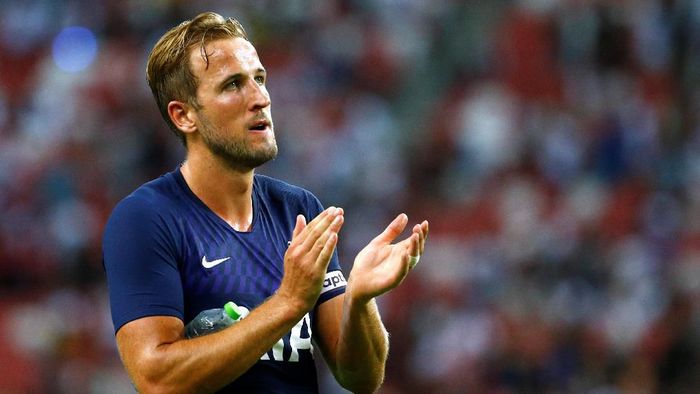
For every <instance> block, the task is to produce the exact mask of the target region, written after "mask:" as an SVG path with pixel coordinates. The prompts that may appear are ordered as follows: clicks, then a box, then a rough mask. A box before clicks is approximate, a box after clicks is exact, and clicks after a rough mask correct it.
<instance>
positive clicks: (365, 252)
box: [347, 213, 428, 302]
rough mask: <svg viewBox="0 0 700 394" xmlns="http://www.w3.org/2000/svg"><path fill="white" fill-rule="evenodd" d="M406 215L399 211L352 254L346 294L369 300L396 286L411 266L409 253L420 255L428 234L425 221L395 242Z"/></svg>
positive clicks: (404, 222)
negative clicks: (355, 254) (375, 234)
mask: <svg viewBox="0 0 700 394" xmlns="http://www.w3.org/2000/svg"><path fill="white" fill-rule="evenodd" d="M407 223H408V216H406V215H405V214H403V213H402V214H400V215H399V216H397V217H396V219H394V220H393V221H392V222H391V223H390V224H389V226H387V228H386V229H385V230H384V231H383V232H382V233H381V234H379V235H378V236H377V237H376V238H374V239H373V240H372V241H371V242H370V243H369V244H368V245H367V246H365V247H364V249H362V250H361V251H360V253H358V255H357V257H355V262H354V263H353V267H352V271H351V272H350V277H349V279H348V286H347V293H348V295H349V296H350V297H352V298H353V299H355V300H359V301H365V302H366V301H369V300H370V299H372V298H374V297H377V296H379V295H381V294H384V293H386V292H387V291H389V290H391V289H393V288H394V287H396V286H398V285H399V284H400V283H401V282H402V281H403V279H404V278H405V277H406V275H407V274H408V271H409V270H410V269H411V268H412V267H411V266H410V264H409V263H410V259H411V256H418V257H420V255H422V254H423V250H424V248H425V240H426V238H427V237H428V221H427V220H426V221H423V223H421V224H416V225H415V226H413V233H412V234H411V236H409V237H408V238H406V239H404V240H403V241H401V242H398V243H396V244H391V242H392V241H393V240H394V239H396V237H398V236H399V234H401V232H402V231H403V229H404V228H405V227H406V224H407Z"/></svg>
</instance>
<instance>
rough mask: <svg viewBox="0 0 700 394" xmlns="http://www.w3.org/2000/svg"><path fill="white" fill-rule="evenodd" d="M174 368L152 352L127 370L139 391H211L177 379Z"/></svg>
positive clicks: (157, 392) (157, 393)
mask: <svg viewBox="0 0 700 394" xmlns="http://www.w3.org/2000/svg"><path fill="white" fill-rule="evenodd" d="M176 369H177V368H173V367H172V366H171V365H168V363H167V362H166V361H165V360H163V359H162V358H161V357H159V356H158V354H157V353H155V352H154V354H150V355H148V356H146V357H144V358H143V359H141V360H139V362H138V363H135V364H134V365H133V366H132V367H131V368H128V369H127V370H128V372H129V376H130V377H131V381H132V383H133V384H134V386H135V388H136V390H137V391H138V392H139V393H148V394H151V393H152V394H159V393H189V392H195V391H196V392H209V391H213V390H206V389H204V388H201V387H200V388H196V387H191V386H189V385H191V384H193V383H194V382H193V381H192V380H189V379H188V380H183V379H178V378H177V372H176Z"/></svg>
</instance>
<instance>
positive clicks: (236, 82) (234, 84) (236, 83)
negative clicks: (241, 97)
mask: <svg viewBox="0 0 700 394" xmlns="http://www.w3.org/2000/svg"><path fill="white" fill-rule="evenodd" d="M240 86H241V81H239V80H238V79H233V80H231V81H229V82H228V83H227V84H226V88H227V89H238V88H239V87H240Z"/></svg>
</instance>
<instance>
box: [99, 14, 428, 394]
mask: <svg viewBox="0 0 700 394" xmlns="http://www.w3.org/2000/svg"><path fill="white" fill-rule="evenodd" d="M146 73H147V79H148V83H149V86H150V87H151V90H152V92H153V95H154V97H155V100H156V102H157V104H158V107H159V109H160V111H161V114H162V115H163V117H164V119H165V121H166V122H167V123H168V125H169V126H170V128H171V129H172V130H173V131H174V132H175V133H176V134H177V135H178V136H179V138H180V139H181V140H182V142H183V143H184V144H185V147H186V158H185V161H184V162H183V164H182V165H181V166H180V167H179V168H178V169H176V170H174V171H172V172H170V173H167V174H165V175H163V176H161V177H160V178H158V179H156V180H153V181H151V182H148V183H146V184H144V185H143V186H141V187H140V188H138V189H137V190H136V191H134V192H133V193H132V194H131V195H129V196H128V197H126V198H125V199H124V200H122V201H121V202H120V203H119V204H118V205H117V207H116V208H115V209H114V211H113V212H112V215H111V216H110V219H109V221H108V223H107V226H106V228H105V233H104V242H103V243H104V248H103V250H104V265H105V270H106V274H107V279H108V285H109V294H110V304H111V309H112V319H113V322H114V326H115V331H116V341H117V345H118V348H119V353H120V356H121V358H122V361H123V363H124V365H125V367H126V370H127V371H128V373H129V375H130V377H131V379H132V380H133V382H134V384H135V386H136V388H137V389H138V390H139V391H142V392H174V393H186V392H209V391H217V390H222V391H231V392H234V391H235V392H256V393H260V392H280V393H294V392H316V391H317V390H318V383H317V377H316V371H315V367H314V361H313V356H312V354H313V350H314V346H316V347H317V348H320V350H321V353H322V355H323V357H324V359H325V361H326V362H327V364H328V365H329V368H330V370H331V371H332V372H333V374H334V376H335V377H336V379H337V380H338V382H339V383H340V384H341V385H342V386H344V387H345V388H347V389H348V390H351V391H353V392H373V391H376V390H377V389H378V387H379V386H380V385H381V382H382V380H383V378H384V368H385V362H386V358H387V351H388V338H387V333H386V331H385V328H384V326H383V324H382V322H381V318H380V315H379V313H378V310H377V306H376V303H375V301H374V298H375V297H377V296H378V295H380V294H383V293H385V292H387V291H389V290H391V289H392V288H394V287H396V286H398V285H399V284H400V283H401V281H402V280H403V279H404V278H405V277H406V275H407V274H408V272H409V270H410V269H411V268H412V266H413V265H414V264H415V263H416V262H417V260H418V258H419V257H420V255H421V254H422V253H423V248H424V245H425V240H426V237H427V234H428V222H427V221H424V222H422V223H421V224H416V225H415V226H414V227H413V228H412V233H411V235H410V236H409V237H407V238H405V239H403V240H401V241H397V242H395V243H393V244H392V242H394V240H395V239H396V238H397V237H398V236H399V235H400V233H401V232H402V231H403V229H404V228H405V226H406V224H407V222H408V218H407V217H406V215H405V214H400V215H399V216H397V217H396V218H395V219H394V220H393V221H392V222H391V223H390V224H389V225H388V227H387V228H386V229H385V230H384V231H383V232H382V233H381V234H379V235H378V236H377V237H376V238H374V239H373V240H372V241H371V242H370V243H369V244H368V245H367V246H366V247H365V248H364V249H362V251H360V253H359V254H358V255H357V257H356V258H355V260H354V262H353V267H352V270H351V272H350V275H349V276H348V280H347V282H346V281H345V279H344V277H343V274H342V272H341V271H340V266H339V263H338V258H337V252H336V251H335V246H336V244H337V242H338V232H339V231H340V228H341V226H342V225H343V210H342V209H341V208H335V207H330V208H328V209H323V208H322V206H321V204H320V202H319V201H318V199H317V198H316V197H314V196H313V195H312V194H311V193H310V192H308V191H306V190H304V189H301V188H299V187H295V186H292V185H289V184H287V183H284V182H282V181H280V180H276V179H273V178H270V177H266V176H262V175H256V174H255V168H256V167H258V166H259V165H261V164H263V163H265V162H267V161H269V160H271V159H273V158H275V156H276V154H277V146H276V142H275V136H274V131H273V123H272V118H271V112H270V96H269V94H268V92H267V88H266V86H265V81H266V71H265V68H264V67H263V65H262V64H261V62H260V59H259V58H258V55H257V53H256V51H255V48H254V47H253V45H252V44H251V43H250V42H249V41H248V38H247V36H246V33H245V31H244V29H243V27H242V26H241V25H240V24H239V23H238V22H237V21H236V20H233V19H230V18H229V19H224V18H223V17H221V16H220V15H218V14H215V13H204V14H201V15H199V16H197V17H196V18H194V19H193V20H191V21H186V22H184V23H182V24H180V25H179V26H177V27H175V28H173V29H171V30H170V31H168V32H167V33H166V34H165V35H164V36H163V37H162V38H161V39H160V40H159V41H158V43H157V44H156V45H155V47H154V48H153V50H152V52H151V54H150V56H149V59H148V65H147V71H146ZM227 301H234V302H235V303H236V304H238V305H240V306H242V307H244V308H246V309H247V310H249V311H250V313H249V314H248V315H247V316H246V317H245V318H244V319H242V320H240V321H239V322H237V323H236V324H234V325H232V326H230V327H228V328H226V329H224V330H222V331H219V332H216V333H212V334H209V335H203V336H199V337H196V338H192V339H185V337H184V333H183V327H184V324H185V323H187V322H188V321H190V320H191V319H192V318H193V317H194V316H195V315H197V314H198V313H199V312H200V311H202V310H205V309H210V308H215V307H221V306H223V305H224V303H226V302H227Z"/></svg>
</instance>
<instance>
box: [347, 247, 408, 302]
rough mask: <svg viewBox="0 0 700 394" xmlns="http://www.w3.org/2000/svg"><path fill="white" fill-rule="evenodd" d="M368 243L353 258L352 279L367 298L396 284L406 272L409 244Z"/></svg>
mask: <svg viewBox="0 0 700 394" xmlns="http://www.w3.org/2000/svg"><path fill="white" fill-rule="evenodd" d="M407 241H410V239H406V240H404V241H402V242H400V243H398V244H394V245H391V244H376V243H374V242H373V243H370V244H369V245H367V246H366V247H365V248H364V249H362V250H361V251H360V253H359V254H358V255H357V257H356V258H355V263H354V265H353V269H352V275H353V279H354V280H355V281H356V282H358V284H361V287H359V288H358V290H361V291H360V292H359V294H362V295H364V296H366V297H368V298H371V297H376V296H378V295H380V294H383V293H385V292H387V291H389V290H391V289H393V288H394V287H396V286H398V285H399V284H400V283H401V281H402V280H403V278H404V277H406V274H407V272H408V267H407V264H406V261H407V256H408V247H407V245H408V244H409V243H408V242H407Z"/></svg>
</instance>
